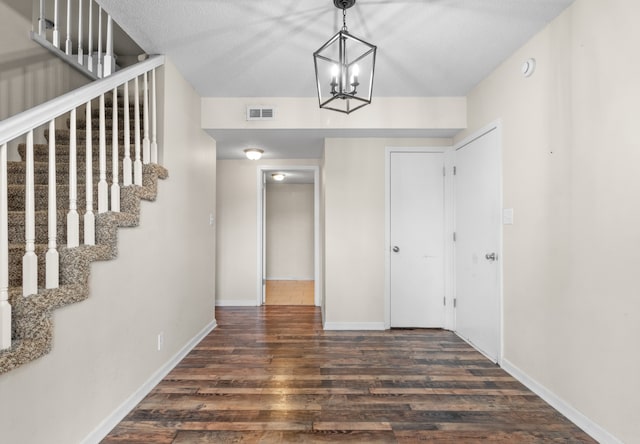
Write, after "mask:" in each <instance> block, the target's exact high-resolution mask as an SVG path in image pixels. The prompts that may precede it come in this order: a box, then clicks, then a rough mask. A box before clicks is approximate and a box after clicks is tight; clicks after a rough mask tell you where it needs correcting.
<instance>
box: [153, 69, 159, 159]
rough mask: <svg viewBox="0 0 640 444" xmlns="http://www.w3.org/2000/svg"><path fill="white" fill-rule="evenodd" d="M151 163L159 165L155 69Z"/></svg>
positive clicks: (154, 77) (154, 74) (154, 79)
mask: <svg viewBox="0 0 640 444" xmlns="http://www.w3.org/2000/svg"><path fill="white" fill-rule="evenodd" d="M151 163H158V103H157V97H156V69H155V68H153V70H152V71H151Z"/></svg>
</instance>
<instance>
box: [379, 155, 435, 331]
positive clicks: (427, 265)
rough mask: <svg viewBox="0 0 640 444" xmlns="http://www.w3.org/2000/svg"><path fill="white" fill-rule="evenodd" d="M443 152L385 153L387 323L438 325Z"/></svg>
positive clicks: (393, 324) (393, 325) (391, 324)
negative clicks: (387, 189)
mask: <svg viewBox="0 0 640 444" xmlns="http://www.w3.org/2000/svg"><path fill="white" fill-rule="evenodd" d="M443 172H444V154H443V153H441V152H435V153H434V152H431V153H429V152H392V153H391V154H390V178H389V179H390V180H389V184H390V193H389V196H390V206H389V210H390V239H389V240H390V247H391V252H390V274H389V279H390V294H389V297H390V326H391V327H422V328H442V327H444V323H445V306H444V175H443Z"/></svg>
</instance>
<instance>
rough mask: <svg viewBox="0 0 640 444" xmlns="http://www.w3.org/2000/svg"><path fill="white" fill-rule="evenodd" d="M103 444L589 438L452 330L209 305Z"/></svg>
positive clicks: (313, 311) (309, 310)
mask: <svg viewBox="0 0 640 444" xmlns="http://www.w3.org/2000/svg"><path fill="white" fill-rule="evenodd" d="M216 319H217V321H218V325H219V326H218V328H216V329H215V330H214V331H213V332H212V333H211V334H209V335H208V336H207V337H206V338H205V339H204V340H203V341H202V342H201V343H200V344H199V345H198V346H197V347H196V348H195V349H194V350H193V351H192V352H191V353H190V354H189V355H188V356H187V357H186V358H185V359H184V360H183V361H182V362H181V363H180V364H179V365H178V366H177V367H176V368H175V369H174V370H173V371H172V372H171V373H170V374H169V375H168V376H167V377H166V378H165V379H164V380H163V381H162V382H161V383H160V384H159V385H158V386H157V387H156V388H155V389H154V390H153V391H152V392H151V393H150V394H149V395H148V396H147V397H146V398H145V399H144V400H143V401H142V402H141V403H140V404H139V405H138V406H137V407H136V408H135V409H134V410H133V411H131V412H130V413H129V415H128V416H127V417H126V418H125V419H124V420H123V421H122V422H121V423H120V424H119V425H118V426H117V427H116V428H115V429H114V430H112V431H111V433H110V434H109V436H107V437H106V438H105V439H104V441H103V443H105V444H112V443H123V442H125V443H179V444H184V443H328V442H331V443H333V442H357V443H371V444H373V443H417V442H430V443H451V444H453V443H455V444H460V443H480V442H494V443H592V442H595V441H593V440H592V439H591V438H590V437H589V436H587V435H586V434H584V433H583V432H582V431H581V430H580V429H578V428H577V427H576V426H575V425H573V424H572V423H571V422H569V421H568V420H567V419H566V418H564V417H563V416H562V415H561V414H560V413H558V412H557V411H555V410H554V409H552V408H551V407H550V406H549V405H548V404H546V403H545V402H544V401H542V400H541V399H540V398H539V397H537V396H536V395H534V394H533V393H532V392H531V391H529V390H528V389H526V388H525V387H524V386H523V385H521V384H520V383H518V382H517V381H516V380H515V379H513V378H512V377H510V376H509V375H508V374H507V373H505V372H504V371H503V370H502V369H500V368H499V367H497V366H496V365H494V364H493V363H491V362H490V361H488V360H487V359H486V358H484V357H483V356H482V355H480V354H479V353H477V352H476V351H475V350H473V349H472V348H470V347H469V346H468V345H467V344H466V343H465V342H463V341H462V340H460V339H459V338H458V337H457V336H455V335H454V334H452V333H451V332H447V331H441V330H423V329H417V330H391V331H385V332H382V331H379V332H357V331H349V332H345V331H323V330H322V326H321V317H320V311H319V309H317V308H316V307H306V306H287V307H283V306H269V307H242V308H232V307H218V308H216Z"/></svg>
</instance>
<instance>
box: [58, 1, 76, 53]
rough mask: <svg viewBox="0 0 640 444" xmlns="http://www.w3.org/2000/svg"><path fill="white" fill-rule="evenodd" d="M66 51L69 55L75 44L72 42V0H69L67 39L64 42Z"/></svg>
mask: <svg viewBox="0 0 640 444" xmlns="http://www.w3.org/2000/svg"><path fill="white" fill-rule="evenodd" d="M57 3H58V0H56V4H57ZM56 21H57V20H56ZM64 52H65V53H66V54H67V55H71V53H72V52H73V44H72V43H71V0H67V40H66V41H65V43H64Z"/></svg>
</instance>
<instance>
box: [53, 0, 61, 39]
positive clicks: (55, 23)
mask: <svg viewBox="0 0 640 444" xmlns="http://www.w3.org/2000/svg"><path fill="white" fill-rule="evenodd" d="M58 17H59V15H58V0H54V2H53V46H55V47H56V48H59V47H60V31H59V28H58Z"/></svg>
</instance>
